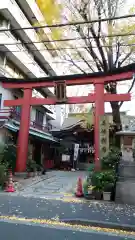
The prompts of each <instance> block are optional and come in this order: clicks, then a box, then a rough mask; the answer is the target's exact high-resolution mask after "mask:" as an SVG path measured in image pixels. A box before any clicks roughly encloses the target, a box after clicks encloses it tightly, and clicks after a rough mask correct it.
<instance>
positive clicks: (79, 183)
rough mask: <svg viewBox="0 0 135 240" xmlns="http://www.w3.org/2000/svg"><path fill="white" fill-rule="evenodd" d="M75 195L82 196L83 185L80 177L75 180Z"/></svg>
mask: <svg viewBox="0 0 135 240" xmlns="http://www.w3.org/2000/svg"><path fill="white" fill-rule="evenodd" d="M75 195H76V197H82V196H83V187H82V178H81V177H79V178H78V181H77V189H76V193H75Z"/></svg>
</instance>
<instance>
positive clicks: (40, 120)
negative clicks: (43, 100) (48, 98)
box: [36, 110, 44, 125]
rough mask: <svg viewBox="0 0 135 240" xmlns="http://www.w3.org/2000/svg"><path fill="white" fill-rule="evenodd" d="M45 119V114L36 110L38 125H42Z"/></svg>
mask: <svg viewBox="0 0 135 240" xmlns="http://www.w3.org/2000/svg"><path fill="white" fill-rule="evenodd" d="M43 119H44V113H43V112H40V111H39V110H36V123H39V124H40V125H42V124H43Z"/></svg>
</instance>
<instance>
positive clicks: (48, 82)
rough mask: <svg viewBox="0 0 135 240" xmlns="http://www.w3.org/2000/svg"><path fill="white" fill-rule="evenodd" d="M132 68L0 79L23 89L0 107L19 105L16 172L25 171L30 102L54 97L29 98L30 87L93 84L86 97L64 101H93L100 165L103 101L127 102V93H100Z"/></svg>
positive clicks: (50, 102) (50, 100)
mask: <svg viewBox="0 0 135 240" xmlns="http://www.w3.org/2000/svg"><path fill="white" fill-rule="evenodd" d="M132 76H133V70H132V67H131V69H130V70H129V67H128V69H127V68H126V67H124V68H121V69H118V70H117V72H116V71H115V72H113V73H111V74H110V73H108V74H106V73H95V74H78V75H66V76H56V77H46V78H39V79H37V78H36V79H30V80H27V79H13V78H10V79H9V78H8V79H7V78H5V79H3V78H1V81H2V85H3V87H4V88H7V89H23V92H24V94H23V98H20V99H16V100H5V101H4V106H6V107H13V106H21V121H20V130H19V136H18V146H17V161H16V171H17V172H24V171H25V170H26V162H27V153H28V135H29V124H30V107H31V106H34V105H55V104H57V102H58V101H57V99H56V97H54V98H35V97H32V89H36V88H37V89H39V88H43V87H44V88H45V87H55V84H56V83H57V82H59V81H64V82H65V84H66V86H72V85H88V84H94V93H93V94H88V96H80V97H68V98H67V99H66V101H65V103H64V104H81V103H82V104H83V103H95V114H94V138H95V166H96V169H98V168H99V167H100V163H99V118H100V116H102V115H104V102H116V101H130V94H129V93H128V94H109V93H104V85H105V84H107V83H110V82H112V83H115V82H116V81H122V80H128V79H132Z"/></svg>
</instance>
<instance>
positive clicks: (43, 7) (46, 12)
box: [36, 0, 62, 40]
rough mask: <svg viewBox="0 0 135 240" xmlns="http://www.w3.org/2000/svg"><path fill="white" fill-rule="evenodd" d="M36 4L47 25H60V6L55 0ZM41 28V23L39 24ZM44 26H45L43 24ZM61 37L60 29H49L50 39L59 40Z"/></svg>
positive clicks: (44, 0) (38, 0)
mask: <svg viewBox="0 0 135 240" xmlns="http://www.w3.org/2000/svg"><path fill="white" fill-rule="evenodd" d="M36 3H37V5H38V7H39V9H40V11H41V13H42V15H43V17H44V19H45V22H46V24H47V25H53V24H56V23H60V20H61V12H62V5H61V4H58V3H57V2H56V0H36ZM39 24H41V26H42V25H43V23H39ZM44 25H45V24H44ZM61 35H62V32H61V29H59V28H51V37H52V38H53V39H56V40H58V39H60V38H61Z"/></svg>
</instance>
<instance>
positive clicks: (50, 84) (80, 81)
mask: <svg viewBox="0 0 135 240" xmlns="http://www.w3.org/2000/svg"><path fill="white" fill-rule="evenodd" d="M132 76H133V72H127V73H119V74H115V75H108V76H104V77H93V78H92V77H89V78H88V77H86V78H85V77H82V78H80V79H70V80H66V85H67V86H73V85H86V84H96V83H106V82H113V81H114V82H116V81H123V80H129V79H131V78H132ZM37 80H38V79H37ZM54 84H55V83H54V82H52V81H45V80H44V81H43V80H42V81H41V80H40V79H39V81H38V82H32V79H31V80H30V82H29V83H25V80H24V83H19V82H18V83H17V82H16V83H14V82H13V83H11V82H10V83H4V82H3V83H2V86H3V87H4V88H7V89H19V88H22V89H23V88H30V89H31V88H43V87H54Z"/></svg>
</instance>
